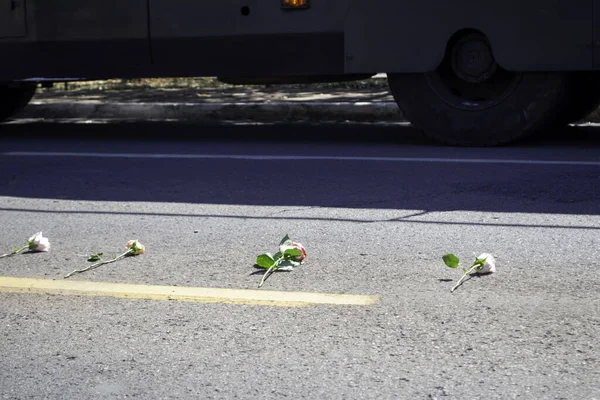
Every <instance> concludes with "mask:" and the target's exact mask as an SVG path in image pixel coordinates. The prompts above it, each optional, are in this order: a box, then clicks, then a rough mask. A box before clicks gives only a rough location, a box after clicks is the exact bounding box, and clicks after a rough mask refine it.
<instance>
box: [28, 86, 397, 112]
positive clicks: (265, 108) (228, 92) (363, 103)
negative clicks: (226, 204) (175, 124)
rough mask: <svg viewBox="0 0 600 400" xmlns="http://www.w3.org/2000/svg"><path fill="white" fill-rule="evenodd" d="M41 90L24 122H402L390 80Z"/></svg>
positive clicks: (54, 88)
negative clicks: (79, 119) (60, 120)
mask: <svg viewBox="0 0 600 400" xmlns="http://www.w3.org/2000/svg"><path fill="white" fill-rule="evenodd" d="M214 86H215V87H198V88H186V87H164V88H163V87H148V86H138V87H128V86H123V87H119V88H114V87H109V88H103V87H95V88H79V87H77V85H76V84H68V87H69V88H70V89H69V90H65V85H64V84H62V83H59V84H56V85H55V87H53V88H52V89H39V90H38V92H37V93H36V95H35V97H34V98H33V99H32V101H31V103H30V104H29V105H28V106H27V107H26V108H25V110H23V112H22V113H21V114H20V117H24V118H47V119H55V118H83V119H95V118H115V119H156V120H173V119H174V120H192V121H193V120H209V121H215V120H228V121H232V120H241V121H259V122H274V121H302V120H309V121H310V120H317V121H356V122H376V121H383V122H386V121H387V122H394V121H395V122H402V121H404V119H403V118H402V114H401V113H400V111H399V110H398V107H397V106H396V103H395V102H394V99H393V97H392V95H391V94H390V92H389V90H388V88H387V81H386V79H372V80H370V81H360V82H349V83H343V84H314V85H253V86H232V85H224V84H219V83H216V84H215V85H214Z"/></svg>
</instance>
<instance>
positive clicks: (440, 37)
mask: <svg viewBox="0 0 600 400" xmlns="http://www.w3.org/2000/svg"><path fill="white" fill-rule="evenodd" d="M594 1H595V0H594ZM592 11H593V0H554V1H548V0H527V1H523V0H505V1H496V2H490V1H474V0H456V1H438V0H421V1H385V2H384V1H380V2H378V4H377V7H374V6H373V2H367V1H361V0H352V3H351V6H350V12H349V15H348V18H347V20H346V29H345V52H346V59H345V66H346V68H345V70H346V72H348V73H360V72H366V71H372V70H373V69H375V70H377V71H386V72H426V71H431V70H433V69H435V68H436V67H437V66H438V65H439V63H440V62H441V60H442V58H443V56H444V53H445V51H446V46H447V41H448V39H450V38H451V37H452V35H453V34H454V33H456V32H458V31H461V30H464V29H473V30H478V31H481V32H482V33H484V34H485V35H487V36H488V38H489V40H490V42H491V45H492V51H493V53H494V56H495V57H496V60H497V62H498V63H499V64H500V65H501V66H503V67H504V68H506V69H509V70H519V71H527V70H541V71H544V70H545V71H552V70H573V71H577V70H591V69H593V48H592V46H591V41H592V35H593V23H594V22H596V23H598V22H600V21H598V19H596V20H595V21H594V19H593V17H592Z"/></svg>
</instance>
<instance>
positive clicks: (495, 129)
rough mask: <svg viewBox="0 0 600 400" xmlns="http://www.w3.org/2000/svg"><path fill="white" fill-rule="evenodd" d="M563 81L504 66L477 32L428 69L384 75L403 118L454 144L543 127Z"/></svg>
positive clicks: (501, 140) (490, 141)
mask: <svg viewBox="0 0 600 400" xmlns="http://www.w3.org/2000/svg"><path fill="white" fill-rule="evenodd" d="M474 53H476V56H473V54H474ZM567 81H568V79H567V77H566V75H565V74H563V73H554V72H547V73H546V72H527V73H518V72H510V71H506V70H504V69H503V68H501V67H500V66H499V65H497V64H496V62H495V60H494V58H493V55H492V53H491V47H490V45H489V42H487V39H486V38H485V36H483V35H481V34H478V33H475V34H468V35H465V36H461V37H458V38H457V39H455V40H453V41H451V42H450V43H449V46H448V51H447V54H446V56H445V58H444V60H443V62H442V64H440V66H439V67H438V68H437V69H436V70H435V71H433V72H430V73H425V74H388V82H389V86H390V90H391V91H392V94H393V95H394V99H395V100H396V103H397V104H398V106H399V107H400V109H401V110H402V112H403V113H404V116H405V117H406V118H407V119H408V120H409V121H410V122H411V123H412V124H413V125H415V126H416V127H417V128H419V129H421V130H422V131H423V132H424V133H425V134H426V135H427V136H429V137H431V138H433V139H434V140H437V141H439V142H441V143H444V144H449V145H453V146H496V145H502V144H507V143H510V142H513V141H515V140H517V139H521V138H523V137H525V136H527V135H529V134H531V133H533V132H535V131H537V130H541V129H545V128H547V127H548V125H549V123H551V122H552V121H554V120H556V111H557V109H558V108H559V107H560V106H561V105H562V104H563V101H564V98H565V96H566V90H567Z"/></svg>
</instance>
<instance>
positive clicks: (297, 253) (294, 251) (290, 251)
mask: <svg viewBox="0 0 600 400" xmlns="http://www.w3.org/2000/svg"><path fill="white" fill-rule="evenodd" d="M283 254H284V255H285V257H286V258H293V257H298V256H301V255H302V251H300V250H298V249H296V248H294V247H292V248H291V249H287V250H286V251H285V252H284V253H283Z"/></svg>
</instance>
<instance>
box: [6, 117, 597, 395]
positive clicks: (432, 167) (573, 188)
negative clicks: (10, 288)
mask: <svg viewBox="0 0 600 400" xmlns="http://www.w3.org/2000/svg"><path fill="white" fill-rule="evenodd" d="M0 134H1V135H2V136H1V138H0V226H1V227H2V229H0V248H1V250H2V252H3V251H4V250H6V251H9V250H10V249H11V248H12V246H13V245H21V244H22V243H23V242H24V240H25V239H26V238H28V237H29V236H30V235H31V234H33V233H34V232H36V231H43V233H44V235H45V236H47V237H49V239H50V242H51V244H52V248H51V251H50V252H49V253H35V254H23V255H17V256H14V257H10V258H4V259H0V276H5V277H6V276H10V277H23V278H40V279H49V280H50V279H54V280H57V281H58V280H61V281H63V280H62V276H63V275H65V274H66V273H68V272H70V271H71V270H72V269H74V268H79V267H83V266H85V265H86V264H87V263H86V257H85V255H87V254H91V253H95V252H99V251H102V252H104V253H106V254H113V253H118V252H121V251H123V250H122V248H123V246H124V244H125V242H126V241H127V240H129V239H139V240H140V241H141V242H142V243H144V244H145V245H146V246H147V249H148V251H147V253H146V254H143V255H140V256H137V257H130V258H126V259H124V260H121V261H119V262H116V263H113V264H109V265H105V266H102V267H100V268H98V269H95V270H93V271H89V272H87V273H85V274H80V275H76V276H74V277H72V278H70V280H69V281H71V280H73V281H92V282H114V283H136V284H147V285H177V286H191V287H210V288H233V289H256V286H257V284H258V282H259V281H260V278H261V275H260V274H257V273H256V272H257V270H256V269H255V268H253V263H254V260H255V257H256V255H258V254H259V253H261V252H263V251H274V250H275V249H276V247H277V244H278V242H279V240H280V239H281V237H283V235H285V234H286V233H288V234H290V235H291V236H292V237H293V238H294V239H296V240H298V241H300V242H302V243H303V244H304V245H305V246H306V248H307V249H308V258H307V263H306V264H305V265H303V266H301V267H299V268H297V269H296V270H295V271H293V272H279V273H276V274H274V275H273V276H271V277H270V278H269V279H268V280H267V281H266V284H265V286H264V287H263V289H261V290H264V291H282V292H290V291H294V292H298V291H301V292H318V293H335V294H354V295H371V296H378V298H379V299H380V301H379V303H378V304H375V305H367V306H352V305H314V306H309V307H286V306H257V305H242V304H219V303H195V302H177V301H157V300H140V299H122V298H113V297H90V296H73V295H57V294H52V295H50V294H29V293H6V292H2V291H1V290H0V333H1V335H2V340H1V341H0V366H1V367H0V398H3V399H29V398H50V399H67V398H68V399H85V398H129V397H137V398H142V399H159V398H161V399H162V398H165V399H166V398H173V399H174V398H206V399H211V398H213V399H225V398H227V399H230V398H242V399H253V398H261V399H262V398H265V399H275V398H277V399H280V398H309V397H310V398H328V399H329V398H331V399H349V398H352V399H354V398H356V399H359V398H360V399H387V398H400V399H483V398H485V399H495V398H498V399H511V398H524V399H600V350H599V347H600V297H599V288H600V278H599V274H598V272H597V271H598V267H599V264H600V262H599V261H598V260H599V259H600V251H599V250H598V234H599V232H600V201H599V200H600V190H599V189H598V187H599V184H600V128H598V127H571V128H569V129H566V130H564V131H561V132H555V133H552V134H550V133H549V134H548V136H547V137H543V138H535V139H532V140H529V141H527V142H522V143H520V144H517V145H514V146H511V147H503V148H493V149H461V148H448V147H446V148H444V147H439V146H436V145H434V144H432V143H430V142H428V141H426V140H424V139H421V138H420V136H419V135H418V134H417V133H416V132H415V131H414V130H412V128H410V127H409V126H393V127H391V126H377V125H350V124H348V125H310V124H302V125H259V126H254V125H226V124H223V125H186V124H180V123H165V122H162V123H117V122H104V123H74V122H72V121H71V122H46V123H39V122H34V121H29V122H28V121H20V122H19V123H12V124H4V125H2V126H0ZM448 252H453V253H455V254H456V255H457V256H459V257H461V260H463V263H464V264H468V263H469V262H470V261H472V260H473V253H474V252H475V253H481V252H489V253H492V254H493V255H494V256H495V257H496V260H497V272H496V273H495V274H492V275H487V276H480V277H475V278H472V279H470V280H468V281H467V282H466V283H465V284H464V285H462V286H461V287H460V288H459V289H458V290H456V291H455V292H454V293H450V288H451V287H452V286H453V285H454V284H455V283H456V281H457V280H458V279H459V278H460V275H461V272H460V271H457V270H450V269H448V268H447V267H445V266H444V265H443V263H442V260H441V257H442V255H443V254H446V253H448ZM465 266H468V265H465Z"/></svg>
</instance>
